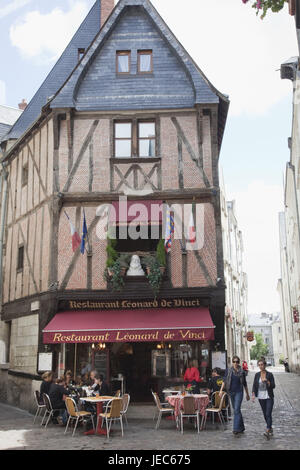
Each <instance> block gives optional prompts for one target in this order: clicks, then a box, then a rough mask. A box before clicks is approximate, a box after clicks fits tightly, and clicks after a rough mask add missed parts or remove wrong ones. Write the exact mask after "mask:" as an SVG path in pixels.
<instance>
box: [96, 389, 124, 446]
mask: <svg viewBox="0 0 300 470" xmlns="http://www.w3.org/2000/svg"><path fill="white" fill-rule="evenodd" d="M109 408H110V409H109ZM122 408H123V400H122V398H114V399H112V400H110V401H109V402H108V403H107V405H106V411H105V413H100V414H99V415H98V417H97V426H96V429H98V422H99V417H100V416H101V418H102V419H103V420H105V424H106V431H107V438H108V439H109V433H110V428H111V424H112V422H113V421H120V424H121V431H122V436H124V432H123V416H122V412H121V411H122Z"/></svg>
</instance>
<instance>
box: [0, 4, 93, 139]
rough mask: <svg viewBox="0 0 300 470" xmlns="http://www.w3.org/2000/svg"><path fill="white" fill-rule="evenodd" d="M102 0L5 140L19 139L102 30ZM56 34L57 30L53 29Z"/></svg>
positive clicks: (83, 23) (91, 12)
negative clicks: (81, 52)
mask: <svg viewBox="0 0 300 470" xmlns="http://www.w3.org/2000/svg"><path fill="white" fill-rule="evenodd" d="M100 16H101V0H97V1H96V3H95V4H94V6H93V7H92V9H91V10H90V12H89V13H88V15H87V17H86V18H85V20H84V21H83V22H82V24H81V25H80V27H79V29H78V30H77V32H76V33H75V35H74V36H73V38H72V40H71V41H70V43H69V45H68V46H67V47H66V49H65V50H64V52H63V53H62V55H61V57H60V58H59V59H58V61H57V62H56V64H55V65H54V67H53V68H52V70H51V72H50V73H49V75H48V76H47V78H46V79H45V80H44V82H43V84H42V85H41V87H40V88H39V89H38V91H37V92H36V94H35V95H34V96H33V98H32V100H31V101H30V103H29V104H28V106H27V107H26V109H25V111H24V112H23V113H22V114H21V116H20V118H19V119H18V120H17V122H16V123H15V124H14V126H13V127H12V128H11V130H10V131H9V132H8V133H7V134H6V135H5V137H4V139H3V140H8V139H18V138H19V137H21V135H22V134H23V133H24V132H25V131H26V130H27V129H28V128H29V127H30V126H31V125H32V124H33V123H34V121H36V119H37V118H38V117H39V116H40V114H41V110H42V107H43V106H45V104H46V103H47V101H48V100H49V98H50V97H53V95H55V93H57V91H58V90H59V88H60V87H61V86H62V85H63V84H64V83H65V81H66V80H67V78H68V77H69V75H70V73H71V72H72V70H73V69H74V68H75V67H76V65H77V63H78V49H79V48H84V49H87V48H88V47H89V45H90V44H91V42H92V41H93V39H94V37H95V36H96V34H97V33H98V32H99V30H100ZM53 34H55V31H53Z"/></svg>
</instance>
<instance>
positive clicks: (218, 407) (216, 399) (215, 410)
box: [201, 392, 228, 430]
mask: <svg viewBox="0 0 300 470" xmlns="http://www.w3.org/2000/svg"><path fill="white" fill-rule="evenodd" d="M219 393H220V392H214V393H213V394H212V403H214V406H213V407H212V408H206V410H205V415H204V416H203V417H202V421H201V430H203V429H204V428H205V426H206V420H207V414H208V413H212V417H213V419H212V423H213V424H214V415H215V414H217V415H218V417H219V420H220V422H221V424H222V427H223V430H224V429H225V420H224V417H223V410H224V409H226V406H227V409H228V405H226V406H225V407H224V404H225V398H226V397H227V396H228V395H227V393H225V392H224V393H223V395H222V396H221V398H220V395H219Z"/></svg>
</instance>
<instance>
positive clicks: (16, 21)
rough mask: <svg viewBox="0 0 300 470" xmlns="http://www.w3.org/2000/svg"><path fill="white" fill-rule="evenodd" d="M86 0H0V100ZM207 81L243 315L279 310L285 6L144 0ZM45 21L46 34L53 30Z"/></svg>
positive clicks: (291, 43) (27, 75) (45, 64)
mask: <svg viewBox="0 0 300 470" xmlns="http://www.w3.org/2000/svg"><path fill="white" fill-rule="evenodd" d="M93 3H94V0H52V1H51V2H48V1H45V0H0V52H1V58H2V60H1V68H0V104H6V105H8V106H14V107H16V106H17V104H18V103H19V102H21V100H22V98H26V99H27V100H29V99H30V98H31V97H32V96H33V94H34V93H35V91H36V90H37V88H38V87H39V85H40V84H41V82H42V80H43V79H44V78H45V76H46V75H47V73H48V72H49V71H50V69H51V68H52V66H53V65H54V63H55V60H56V59H57V58H58V57H59V55H60V54H61V53H62V51H63V49H64V48H65V46H66V45H67V43H68V41H69V40H70V39H71V37H72V35H73V34H74V32H75V31H76V29H77V28H78V26H79V25H80V23H81V22H82V20H83V19H84V17H85V15H86V14H87V12H88V11H89V9H90V8H91V6H92V5H93ZM152 3H153V4H154V6H155V8H156V9H157V10H158V12H159V13H160V14H161V15H162V17H163V18H164V20H165V21H166V22H167V24H168V25H169V27H170V28H171V30H172V31H173V33H174V34H175V35H176V36H177V38H178V39H179V40H180V42H181V43H182V44H183V46H184V47H185V48H186V49H187V51H188V52H189V53H190V55H191V56H192V57H193V58H194V60H195V61H196V62H197V64H198V65H199V67H200V68H201V70H202V71H203V72H204V74H205V75H206V76H207V77H208V79H209V80H210V81H211V82H212V83H213V84H214V86H215V87H216V88H218V89H219V90H220V91H221V92H223V93H225V94H228V95H229V97H230V100H231V106H230V114H229V118H228V121H227V127H226V131H225V137H224V141H223V146H222V151H221V157H220V163H221V165H222V168H223V172H224V177H225V184H226V195H227V199H235V200H236V206H237V215H238V220H239V225H240V228H241V230H242V232H243V238H244V245H245V271H246V272H247V274H248V277H249V313H250V314H251V313H259V312H261V311H266V312H272V311H279V298H278V294H277V291H276V285H277V279H278V278H279V277H280V266H279V243H278V212H279V211H280V210H283V172H284V170H285V165H286V162H287V161H288V160H289V152H288V147H287V138H288V137H289V136H290V134H291V117H292V114H291V113H292V107H291V103H292V85H291V82H290V81H288V80H281V79H280V71H279V69H280V65H281V63H282V62H284V61H285V60H286V59H289V58H290V57H292V56H296V55H297V43H296V33H295V25H294V19H293V18H292V17H291V16H289V14H288V11H287V8H285V10H284V11H282V12H281V13H279V14H269V15H268V16H267V17H266V18H265V19H264V20H263V21H262V20H261V19H259V17H256V15H255V12H254V10H253V9H252V8H251V5H250V4H251V2H249V4H247V5H244V4H243V3H242V1H241V0H226V1H225V0H209V1H207V0H184V1H183V0H153V1H152ZM53 25H54V30H55V34H53Z"/></svg>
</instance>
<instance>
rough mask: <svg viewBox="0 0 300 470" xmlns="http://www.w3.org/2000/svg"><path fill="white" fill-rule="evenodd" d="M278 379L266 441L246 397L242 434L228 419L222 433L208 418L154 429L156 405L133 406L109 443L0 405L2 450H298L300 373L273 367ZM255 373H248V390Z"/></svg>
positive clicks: (168, 423)
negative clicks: (198, 426)
mask: <svg viewBox="0 0 300 470" xmlns="http://www.w3.org/2000/svg"><path fill="white" fill-rule="evenodd" d="M273 372H274V375H275V381H276V390H275V392H276V394H275V407H274V412H273V423H274V425H273V427H274V437H273V438H272V439H271V440H270V441H266V440H265V438H264V437H263V431H264V429H265V425H264V421H263V416H262V413H261V409H260V406H259V403H258V402H257V401H256V402H255V403H254V404H253V403H252V402H251V401H250V402H246V401H245V400H244V402H243V406H242V412H243V416H244V421H245V425H246V431H245V433H244V435H242V436H241V437H239V438H236V437H234V436H233V434H232V423H231V422H230V423H229V424H228V426H227V429H226V430H225V431H222V429H221V427H220V425H215V426H213V425H212V424H211V423H210V422H208V424H207V429H206V430H205V431H201V433H200V434H199V435H198V434H197V433H196V432H195V430H194V428H193V427H192V426H191V425H190V424H188V423H187V424H186V425H185V428H184V434H183V436H182V435H181V433H179V432H178V431H176V429H175V426H174V422H172V421H168V420H165V419H164V420H163V421H162V423H161V427H160V429H159V430H158V431H156V430H155V429H154V426H155V422H154V421H153V414H154V406H150V405H148V406H138V405H131V406H130V408H129V414H128V423H129V424H128V427H127V426H125V432H124V437H123V438H122V437H121V433H120V430H119V429H120V428H119V425H118V424H116V427H115V428H114V429H115V430H114V432H113V434H112V436H111V438H110V440H109V441H108V440H107V439H106V438H105V437H103V436H84V435H83V433H82V428H79V429H78V430H77V431H76V435H75V437H73V438H72V436H71V433H68V434H67V435H66V436H64V434H63V433H64V428H63V427H58V426H54V425H52V424H49V426H48V428H47V429H43V428H41V427H40V421H39V422H36V423H35V424H33V416H32V415H30V414H29V413H27V412H24V411H22V410H19V409H16V408H13V407H10V406H7V405H4V404H0V449H1V450H4V449H28V450H55V449H57V450H71V449H73V450H101V449H102V450H103V449H105V450H193V449H202V450H204V449H207V450H208V449H210V450H224V449H241V448H242V449H250V450H251V449H252V450H255V449H256V450H260V449H264V450H296V449H298V450H299V449H300V398H299V389H300V377H299V376H297V375H295V374H286V373H284V372H276V371H273ZM253 377H254V374H253V372H251V373H250V374H249V377H248V387H249V391H251V389H252V382H253Z"/></svg>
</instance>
